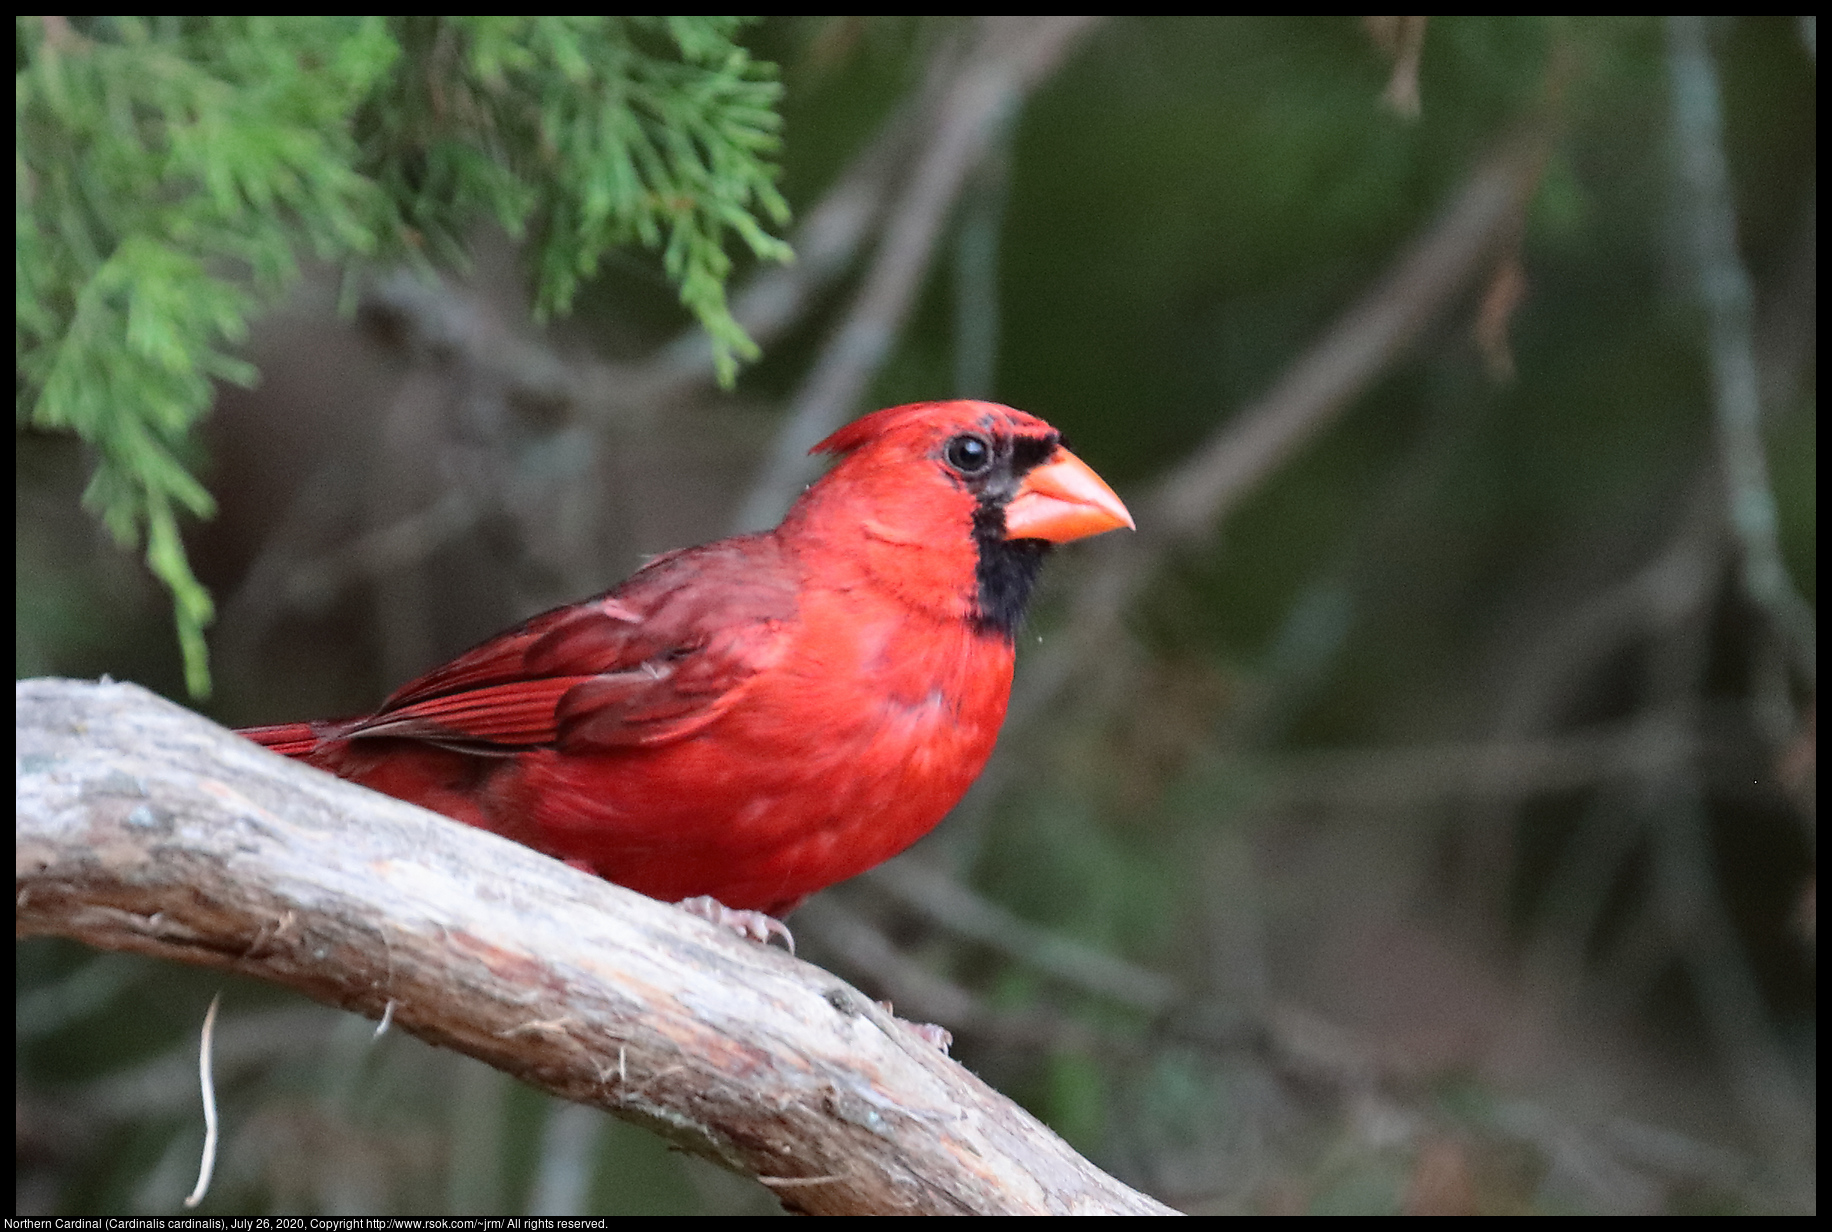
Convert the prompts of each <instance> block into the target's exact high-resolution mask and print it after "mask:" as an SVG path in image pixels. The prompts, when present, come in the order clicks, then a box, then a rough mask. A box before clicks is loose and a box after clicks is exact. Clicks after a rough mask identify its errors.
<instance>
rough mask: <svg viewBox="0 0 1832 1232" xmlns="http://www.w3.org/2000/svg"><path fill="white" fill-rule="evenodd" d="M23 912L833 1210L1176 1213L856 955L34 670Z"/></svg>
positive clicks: (21, 833)
mask: <svg viewBox="0 0 1832 1232" xmlns="http://www.w3.org/2000/svg"><path fill="white" fill-rule="evenodd" d="M15 706H16V720H17V736H18V752H17V762H16V768H17V805H18V828H17V835H16V839H17V845H16V849H15V860H16V864H15V869H16V873H15V903H16V912H17V929H18V933H19V935H20V936H32V935H45V934H50V935H59V936H66V937H73V938H76V939H78V940H81V941H84V942H86V943H88V944H91V945H95V946H99V947H101V948H104V949H115V950H132V951H135V952H138V953H143V954H151V955H155V956H158V957H164V958H172V959H176V960H178V961H181V962H188V963H193V964H197V965H201V966H207V967H215V968H220V969H226V970H232V971H236V972H238V973H241V974H244V975H251V976H254V977H256V978H259V979H264V980H269V981H271V982H274V983H279V984H284V985H286V986H288V987H291V988H294V989H297V990H298V991H301V992H303V993H305V994H306V995H308V996H310V997H313V998H315V999H317V1000H319V1001H323V1002H325V1003H327V1004H330V1005H334V1006H338V1007H340V1008H343V1009H347V1010H351V1011H353V1012H356V1013H359V1014H363V1015H366V1016H368V1017H371V1018H380V1017H382V1015H383V1014H384V1013H385V1012H387V1011H388V1010H389V1008H390V1007H391V1006H392V1017H393V1021H394V1023H395V1024H397V1025H398V1026H400V1027H401V1028H403V1029H404V1030H407V1031H409V1032H411V1033H413V1034H414V1035H417V1036H419V1037H420V1038H422V1039H425V1040H427V1041H429V1042H431V1043H434V1044H438V1045H441V1046H444V1047H447V1048H451V1049H454V1050H456V1051H459V1052H463V1053H466V1054H468V1055H470V1056H473V1057H476V1058H478V1059H479V1060H482V1061H485V1062H487V1063H488V1064H490V1065H493V1066H496V1067H497V1068H499V1069H501V1070H503V1071H505V1072H507V1073H509V1074H512V1075H514V1076H516V1077H518V1078H520V1079H522V1080H523V1081H525V1082H528V1083H530V1084H532V1085H534V1086H537V1087H540V1088H541V1089H543V1090H546V1091H549V1092H552V1093H553V1094H555V1095H558V1096H560V1097H562V1098H565V1099H571V1100H576V1101H578V1102H580V1103H586V1104H590V1105H593V1106H596V1107H599V1108H603V1109H605V1110H606V1111H608V1112H611V1113H614V1114H616V1115H617V1116H620V1117H623V1118H624V1119H627V1120H631V1121H635V1122H638V1123H641V1124H645V1125H648V1126H649V1127H651V1128H653V1129H655V1130H656V1131H658V1132H660V1133H662V1134H664V1135H666V1136H667V1137H669V1138H670V1139H671V1140H673V1141H675V1142H677V1143H679V1144H681V1145H682V1146H684V1147H686V1148H687V1149H689V1150H692V1151H694V1152H696V1153H698V1154H701V1155H705V1156H707V1157H709V1158H712V1159H714V1160H717V1161H719V1162H721V1163H724V1164H725V1165H727V1166H729V1167H731V1168H733V1169H735V1170H737V1171H739V1172H741V1173H744V1174H747V1175H750V1176H753V1177H756V1178H757V1179H758V1180H759V1181H761V1182H763V1183H764V1184H765V1185H768V1186H770V1187H771V1189H772V1191H773V1192H775V1193H776V1194H777V1195H778V1196H779V1197H780V1198H781V1200H782V1201H783V1203H784V1204H785V1205H786V1206H788V1207H790V1208H791V1209H794V1210H798V1211H805V1212H808V1213H811V1214H812V1213H830V1214H843V1213H844V1214H862V1213H867V1212H876V1213H886V1214H888V1213H903V1214H925V1213H926V1214H940V1213H977V1214H994V1213H1013V1214H1016V1213H1031V1214H1046V1213H1057V1214H1069V1213H1078V1212H1087V1213H1103V1212H1104V1213H1115V1214H1118V1213H1125V1214H1170V1213H1174V1212H1172V1211H1171V1210H1170V1209H1169V1208H1168V1207H1165V1206H1163V1205H1161V1204H1160V1203H1157V1202H1155V1201H1153V1200H1152V1199H1150V1198H1148V1197H1145V1196H1144V1195H1142V1194H1139V1193H1137V1192H1135V1191H1133V1190H1130V1189H1128V1188H1127V1187H1125V1186H1124V1185H1121V1184H1120V1183H1119V1182H1117V1181H1115V1180H1113V1179H1112V1178H1111V1177H1108V1176H1107V1175H1105V1174H1104V1173H1102V1172H1100V1171H1099V1170H1097V1169H1095V1168H1094V1167H1093V1166H1092V1165H1090V1164H1088V1163H1087V1162H1086V1161H1085V1160H1083V1159H1081V1158H1080V1157H1079V1156H1077V1155H1076V1154H1075V1153H1074V1152H1073V1151H1071V1150H1070V1149H1069V1148H1068V1147H1067V1146H1066V1145H1065V1144H1064V1143H1063V1142H1062V1141H1061V1140H1060V1139H1059V1138H1057V1137H1056V1136H1055V1135H1054V1134H1053V1133H1051V1132H1050V1131H1049V1130H1048V1129H1047V1128H1045V1127H1044V1126H1043V1125H1041V1124H1040V1123H1038V1122H1037V1121H1036V1120H1034V1119H1033V1118H1031V1117H1030V1116H1029V1115H1028V1114H1026V1113H1025V1112H1023V1111H1022V1110H1021V1109H1019V1108H1018V1107H1017V1106H1016V1105H1014V1104H1012V1103H1011V1102H1010V1101H1009V1100H1007V1099H1005V1098H1004V1097H1003V1096H1001V1095H999V1094H998V1093H997V1092H994V1091H993V1090H991V1089H990V1088H988V1087H987V1086H985V1084H983V1083H981V1082H980V1081H979V1080H978V1079H977V1078H975V1077H974V1076H973V1075H972V1074H970V1073H968V1072H967V1071H966V1070H965V1069H962V1068H961V1067H960V1066H959V1065H958V1064H956V1063H955V1062H953V1061H950V1060H948V1059H947V1058H946V1057H944V1056H942V1055H941V1054H940V1053H939V1052H937V1051H935V1050H934V1049H933V1048H932V1047H930V1046H929V1045H928V1044H927V1043H925V1042H923V1041H922V1040H921V1039H920V1038H919V1037H918V1036H917V1035H915V1034H914V1033H913V1032H912V1031H911V1030H910V1029H909V1028H908V1026H907V1025H906V1024H904V1023H902V1022H900V1021H899V1020H897V1019H896V1018H893V1017H892V1016H891V1015H890V1014H888V1013H886V1012H884V1011H883V1010H881V1009H880V1008H878V1007H877V1006H876V1005H874V1004H873V1003H872V1002H871V1001H870V1000H869V999H868V998H866V997H865V996H863V995H862V994H860V993H859V992H857V991H856V990H854V989H852V988H851V987H849V986H848V985H846V984H844V983H843V982H841V981H840V980H838V979H837V978H835V977H834V976H832V975H830V974H828V973H827V972H824V971H821V970H819V969H818V968H815V967H811V966H809V965H808V964H806V963H802V962H798V961H797V960H795V959H793V958H790V957H789V956H788V955H787V954H784V953H782V952H781V951H779V950H774V949H765V948H763V947H760V946H756V945H751V944H748V943H743V942H740V941H738V940H737V939H736V938H734V937H732V936H729V935H728V934H726V933H724V932H722V931H720V930H719V929H716V928H714V927H712V926H711V925H709V924H707V923H705V922H704V921H701V920H698V919H696V918H694V917H692V916H689V915H688V914H686V913H685V912H681V911H677V910H675V909H673V908H671V907H669V906H667V905H665V904H662V903H657V902H654V901H652V900H650V899H647V898H643V897H642V896H640V895H637V894H633V893H631V892H629V891H627V890H623V889H620V888H618V887H616V886H612V885H610V884H608V883H606V882H603V881H600V880H598V879H597V878H594V877H590V876H587V875H585V874H583V873H579V872H576V871H574V870H572V869H569V868H567V867H566V866H565V865H563V864H561V863H559V862H558V861H555V860H550V859H548V858H547V857H545V856H542V855H540V854H539V853H537V852H534V851H532V850H530V849H528V848H525V847H521V846H518V845H516V844H514V843H511V842H508V841H506V840H504V839H500V838H497V837H496V836H494V835H491V834H486V833H483V832H482V831H478V830H472V829H468V828H466V827H463V826H459V825H455V824H453V823H451V822H450V821H448V820H446V819H444V818H441V817H438V816H436V815H434V814H432V813H428V812H426V811H424V810H422V809H418V808H415V807H414V806H412V805H408V804H404V803H402V802H400V801H397V800H391V799H388V798H386V797H383V796H379V795H376V794H374V793H372V792H369V791H366V790H364V789H362V788H359V787H356V786H354V785H352V784H349V783H344V782H341V781H339V780H337V779H333V778H331V777H329V776H327V775H324V774H321V773H319V772H318V771H315V770H312V769H310V768H308V767H305V766H301V765H298V764H296V763H292V762H287V761H285V760H283V759H281V758H278V757H275V756H273V755H272V754H269V753H267V752H266V751H264V750H262V749H258V748H256V747H255V746H254V745H252V744H249V743H247V742H246V741H243V740H241V739H240V738H239V737H236V736H234V735H233V734H231V733H229V732H227V731H224V730H223V729H222V728H219V727H217V726H215V725H214V724H212V723H210V722H208V721H207V720H204V719H201V718H199V717H198V716H196V715H194V714H191V713H190V712H188V711H185V710H183V709H181V708H179V707H177V706H174V705H172V704H170V703H168V702H165V701H163V700H161V699H159V698H156V697H154V696H153V695H151V694H149V693H147V692H146V691H145V690H142V689H140V688H137V687H135V686H133V685H126V684H112V683H103V684H100V685H96V684H89V683H83V682H74V681H57V680H28V681H24V682H21V683H19V684H18V685H16V686H15Z"/></svg>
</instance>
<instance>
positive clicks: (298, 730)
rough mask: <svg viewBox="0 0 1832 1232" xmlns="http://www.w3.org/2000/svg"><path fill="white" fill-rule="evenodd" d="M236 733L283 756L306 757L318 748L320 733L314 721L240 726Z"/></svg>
mask: <svg viewBox="0 0 1832 1232" xmlns="http://www.w3.org/2000/svg"><path fill="white" fill-rule="evenodd" d="M235 734H236V735H238V736H245V737H247V738H248V739H250V740H252V741H254V742H255V743H256V744H258V745H260V746H261V747H263V748H267V749H272V750H273V751H274V752H276V753H278V754H280V756H282V757H305V756H307V755H309V754H310V753H312V752H313V751H314V750H316V749H317V748H318V743H319V739H320V737H319V734H318V731H317V724H314V723H276V724H275V725H274V726H272V727H240V728H237V729H236V733H235Z"/></svg>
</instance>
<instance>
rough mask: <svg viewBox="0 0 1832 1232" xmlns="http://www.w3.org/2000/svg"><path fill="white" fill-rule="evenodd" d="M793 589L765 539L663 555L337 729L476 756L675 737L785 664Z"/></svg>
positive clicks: (792, 576) (786, 566)
mask: <svg viewBox="0 0 1832 1232" xmlns="http://www.w3.org/2000/svg"><path fill="white" fill-rule="evenodd" d="M796 581H797V574H796V571H795V568H794V565H793V562H792V561H791V560H789V559H788V557H787V556H786V554H785V553H784V551H783V549H782V548H781V547H780V545H779V544H778V543H777V541H776V538H775V536H774V535H771V534H762V535H748V536H744V537H742V538H739V539H728V540H723V541H721V542H719V543H712V544H707V545H706V546H704V547H700V548H690V549H688V550H686V551H682V552H671V553H669V554H668V555H666V556H663V557H658V558H657V559H656V560H654V561H651V562H650V563H649V564H648V565H647V566H645V567H644V568H643V569H641V570H639V571H638V572H637V573H636V574H634V575H632V576H631V577H630V579H629V580H628V581H626V582H624V583H623V584H622V585H620V586H618V587H616V588H615V589H613V590H610V591H607V592H605V593H604V594H602V595H599V596H597V597H596V598H593V599H588V600H586V601H584V602H583V603H577V604H573V605H571V606H569V607H564V608H556V609H555V610H553V611H551V612H545V613H543V614H541V615H539V616H536V617H534V618H533V619H531V620H528V621H527V622H525V623H523V624H521V625H519V626H517V627H516V628H514V629H511V630H509V631H508V632H506V633H503V634H500V635H499V636H497V637H494V638H492V639H490V640H489V641H487V642H485V643H483V644H482V645H480V646H477V647H475V648H474V649H472V650H469V651H467V652H466V653H464V654H462V655H460V656H458V658H456V659H454V660H452V661H451V662H450V663H448V664H446V665H445V666H443V667H440V668H438V669H436V670H434V671H432V672H429V673H427V674H426V675H424V676H422V677H420V678H419V679H417V680H414V681H410V682H409V683H408V684H406V685H404V686H402V687H401V688H400V689H398V690H396V692H395V693H394V695H393V696H391V697H390V698H389V699H388V700H387V701H386V702H385V703H383V705H382V708H381V709H380V710H379V711H377V712H376V713H375V714H373V715H371V716H369V717H368V718H366V719H362V720H358V721H357V722H356V723H354V724H352V725H351V726H350V727H349V728H348V730H347V731H345V732H342V733H340V734H341V735H347V736H348V737H350V738H353V739H360V738H366V737H382V736H387V737H395V738H408V739H419V740H425V741H427V742H429V743H433V744H440V745H444V746H447V747H451V748H457V749H460V750H463V751H466V752H473V753H479V754H483V755H491V754H497V755H507V754H511V753H514V752H518V751H521V750H523V749H528V748H556V749H561V750H564V751H567V752H585V751H594V750H608V749H612V748H618V747H630V746H633V745H655V744H663V743H668V742H671V741H674V740H679V739H682V738H684V737H686V736H689V735H691V734H693V733H694V732H696V731H698V730H700V729H701V728H703V727H705V726H706V724H708V723H710V722H712V721H713V720H714V719H716V718H717V717H718V716H719V715H721V714H723V713H724V712H725V711H726V710H728V709H730V708H731V706H732V705H733V704H735V703H736V702H737V700H738V699H739V698H740V697H742V696H743V695H744V693H745V692H746V691H747V689H748V686H749V685H750V683H751V682H752V681H753V680H754V679H755V678H756V677H757V675H758V673H760V672H762V671H764V670H766V669H767V668H768V667H769V666H771V665H772V664H774V663H776V662H777V661H779V660H780V658H781V657H782V653H783V650H784V644H785V640H786V638H787V636H788V631H789V629H790V627H791V624H792V622H793V619H794V616H795V613H796V609H797V599H796V595H797V585H796Z"/></svg>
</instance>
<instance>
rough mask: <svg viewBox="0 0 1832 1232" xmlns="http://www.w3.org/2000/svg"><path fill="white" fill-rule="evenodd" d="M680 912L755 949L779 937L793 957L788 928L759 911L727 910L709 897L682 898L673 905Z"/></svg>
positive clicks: (792, 940)
mask: <svg viewBox="0 0 1832 1232" xmlns="http://www.w3.org/2000/svg"><path fill="white" fill-rule="evenodd" d="M674 905H675V906H676V907H679V908H680V909H681V910H682V911H685V912H688V913H689V914H691V915H697V916H699V917H700V918H701V919H702V920H710V921H712V922H713V923H714V924H717V925H718V926H719V927H720V928H726V929H730V930H731V931H732V932H735V933H737V934H738V935H739V936H740V937H744V938H746V939H747V940H750V941H755V942H756V943H757V944H758V945H768V944H769V943H770V938H771V937H781V938H782V943H783V945H785V946H787V947H788V950H789V953H791V954H793V953H795V936H794V934H793V933H791V932H790V931H789V926H788V925H787V924H784V923H783V922H782V921H781V920H779V919H777V918H776V917H775V916H773V915H767V914H765V913H764V912H761V911H741V910H737V909H734V908H731V907H727V906H726V905H725V904H724V903H722V902H720V901H719V900H718V899H716V898H714V897H712V896H711V895H710V894H702V895H700V896H699V897H698V898H683V899H682V900H681V901H680V902H678V903H676V904H674Z"/></svg>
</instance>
